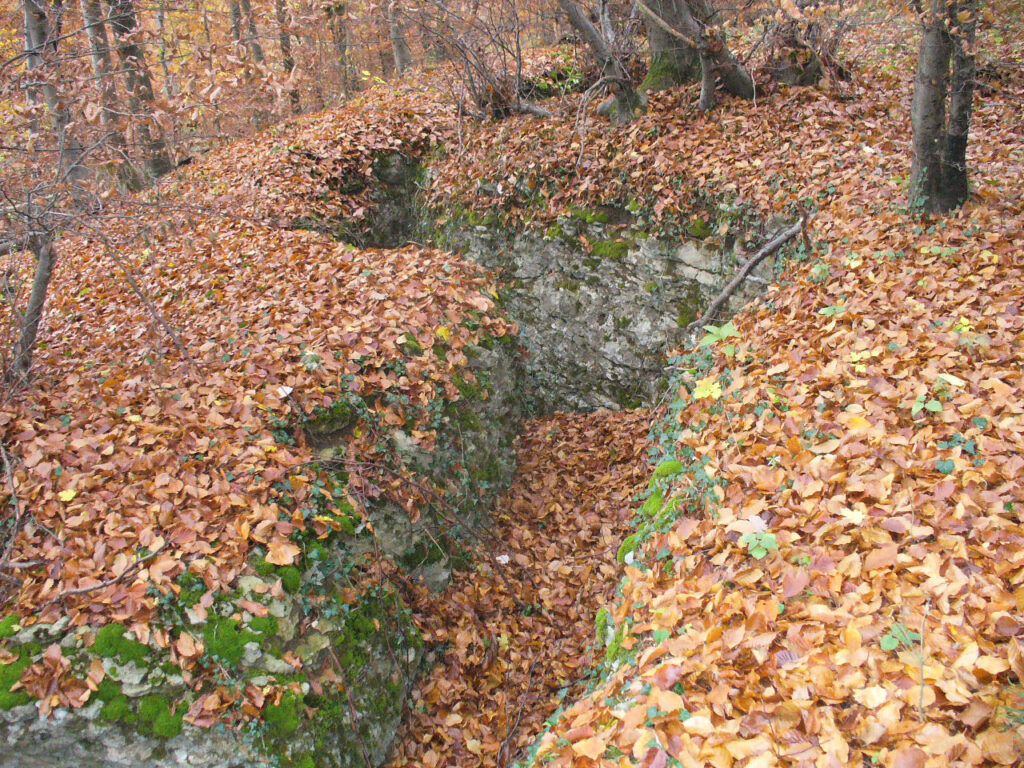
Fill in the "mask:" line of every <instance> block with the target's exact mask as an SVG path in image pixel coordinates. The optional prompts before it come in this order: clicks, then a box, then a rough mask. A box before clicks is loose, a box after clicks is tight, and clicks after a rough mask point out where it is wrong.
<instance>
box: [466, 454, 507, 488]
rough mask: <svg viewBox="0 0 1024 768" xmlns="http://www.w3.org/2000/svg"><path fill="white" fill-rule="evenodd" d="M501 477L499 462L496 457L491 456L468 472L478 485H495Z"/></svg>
mask: <svg viewBox="0 0 1024 768" xmlns="http://www.w3.org/2000/svg"><path fill="white" fill-rule="evenodd" d="M502 475H503V473H502V469H501V462H500V461H498V458H497V457H496V456H491V457H490V458H489V459H487V461H485V462H484V463H483V464H481V465H479V466H476V467H474V468H473V470H472V471H471V472H470V476H471V477H472V479H473V480H476V481H477V482H478V483H497V482H499V481H500V480H501V479H502Z"/></svg>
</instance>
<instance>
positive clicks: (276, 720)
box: [263, 691, 302, 738]
mask: <svg viewBox="0 0 1024 768" xmlns="http://www.w3.org/2000/svg"><path fill="white" fill-rule="evenodd" d="M301 714H302V708H301V700H300V699H299V697H298V695H297V694H295V693H293V692H292V691H285V692H284V693H283V694H282V695H281V698H280V699H279V700H278V702H277V703H276V704H268V705H267V706H265V707H264V708H263V719H264V720H265V721H266V723H267V726H268V727H269V728H270V734H271V735H272V736H275V737H277V738H287V737H288V736H291V735H292V734H293V733H295V731H297V730H298V728H299V716H300V715H301Z"/></svg>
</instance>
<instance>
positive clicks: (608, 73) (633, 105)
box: [558, 0, 643, 123]
mask: <svg viewBox="0 0 1024 768" xmlns="http://www.w3.org/2000/svg"><path fill="white" fill-rule="evenodd" d="M558 5H559V7H560V8H561V9H562V12H563V13H565V15H566V16H567V17H568V18H569V23H570V24H572V26H573V28H574V29H575V30H576V31H577V32H579V34H580V35H581V36H582V37H583V39H584V40H585V41H586V43H587V45H588V46H589V47H590V51H591V53H592V54H593V55H594V58H595V59H596V60H597V64H598V66H599V67H600V68H601V75H602V77H604V78H606V79H607V80H608V81H609V83H610V86H609V87H610V89H611V92H612V96H613V97H614V104H613V108H612V110H611V113H610V115H609V117H610V118H611V119H612V121H613V122H618V123H628V122H630V121H631V120H632V119H633V117H634V115H635V114H636V113H637V112H639V111H643V101H642V100H641V98H640V96H639V95H637V92H636V90H635V89H634V88H633V81H632V79H631V78H630V77H629V74H628V73H627V72H626V70H625V69H623V67H622V64H621V63H619V60H618V59H617V58H615V56H614V55H613V53H612V49H611V47H610V46H609V45H608V42H607V41H606V40H605V39H604V37H603V36H602V35H601V33H600V32H599V31H598V29H597V27H595V26H594V25H593V23H592V22H591V21H590V19H588V18H587V15H586V14H585V13H584V12H583V9H582V8H580V7H579V5H577V4H576V2H574V0H558Z"/></svg>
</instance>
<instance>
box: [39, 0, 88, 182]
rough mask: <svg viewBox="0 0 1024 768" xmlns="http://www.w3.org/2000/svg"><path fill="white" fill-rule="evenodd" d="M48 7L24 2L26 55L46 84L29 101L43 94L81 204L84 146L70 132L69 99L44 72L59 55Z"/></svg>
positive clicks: (62, 162) (62, 170)
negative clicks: (44, 68) (53, 56)
mask: <svg viewBox="0 0 1024 768" xmlns="http://www.w3.org/2000/svg"><path fill="white" fill-rule="evenodd" d="M48 10H49V9H48V7H47V6H45V5H43V4H42V2H40V0H25V5H24V12H25V51H26V54H27V63H28V69H29V71H30V72H39V75H40V77H41V79H42V81H43V83H42V87H41V88H40V89H38V90H36V89H34V88H30V89H29V99H30V100H33V101H34V100H35V99H36V98H37V96H36V94H38V93H39V91H40V90H41V91H42V94H43V100H44V102H45V104H46V108H47V111H48V112H49V113H50V117H51V119H52V120H53V131H54V135H55V136H56V139H57V141H56V144H57V150H58V158H59V162H60V165H59V171H60V175H61V176H64V174H67V178H68V179H69V180H70V181H71V183H72V189H73V192H74V195H75V198H76V199H77V200H79V202H81V201H82V200H83V199H84V198H85V190H84V187H83V186H82V182H83V181H84V180H85V177H86V175H87V171H86V168H85V167H84V166H83V165H82V155H83V154H84V149H83V147H82V144H81V142H80V141H79V140H78V139H77V138H75V136H74V134H73V133H72V132H71V130H70V128H71V110H70V109H69V108H68V102H67V99H64V98H62V97H61V94H60V93H58V91H57V87H56V86H55V85H54V84H53V83H51V82H49V80H48V78H47V73H45V72H42V71H41V70H42V68H43V65H44V64H45V63H46V58H47V57H48V56H52V55H54V54H56V52H57V41H56V40H57V35H56V34H55V31H54V26H53V24H52V23H51V20H50V17H49V15H48Z"/></svg>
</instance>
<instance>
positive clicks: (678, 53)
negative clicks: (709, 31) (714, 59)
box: [637, 0, 701, 92]
mask: <svg viewBox="0 0 1024 768" xmlns="http://www.w3.org/2000/svg"><path fill="white" fill-rule="evenodd" d="M681 2H682V0H648V2H647V3H646V5H647V6H648V7H649V8H650V10H651V12H652V13H653V14H654V15H656V16H657V17H658V18H660V19H662V20H663V21H664V22H666V23H667V24H668V25H669V26H670V27H673V28H678V27H679V26H680V21H679V15H680V12H679V8H678V5H679V4H680V3H681ZM637 7H639V6H637ZM643 17H644V25H645V26H646V27H647V40H648V43H649V45H650V52H651V64H650V67H649V68H648V70H647V76H646V77H645V78H644V81H643V82H642V83H640V89H641V90H644V91H649V92H653V91H661V90H664V89H666V88H674V87H675V86H677V85H682V84H683V83H691V82H693V81H694V80H696V79H697V78H698V77H700V74H701V64H700V55H699V54H698V52H697V48H696V47H695V46H693V45H688V44H687V43H685V42H683V41H682V40H680V39H679V37H678V36H677V35H673V34H671V33H670V32H669V31H667V30H666V29H665V28H664V26H662V25H661V24H658V23H656V22H655V20H654V19H652V18H651V14H647V13H644V14H643Z"/></svg>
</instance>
